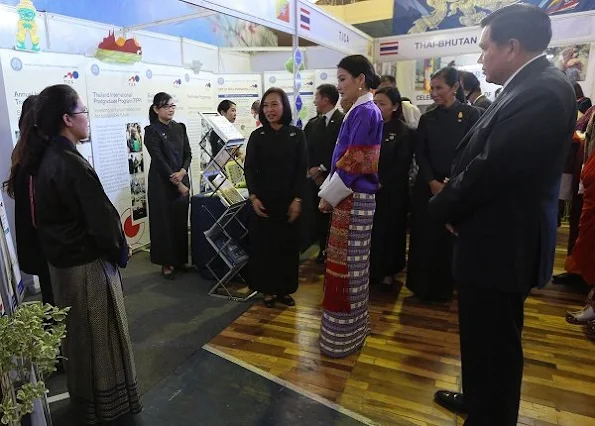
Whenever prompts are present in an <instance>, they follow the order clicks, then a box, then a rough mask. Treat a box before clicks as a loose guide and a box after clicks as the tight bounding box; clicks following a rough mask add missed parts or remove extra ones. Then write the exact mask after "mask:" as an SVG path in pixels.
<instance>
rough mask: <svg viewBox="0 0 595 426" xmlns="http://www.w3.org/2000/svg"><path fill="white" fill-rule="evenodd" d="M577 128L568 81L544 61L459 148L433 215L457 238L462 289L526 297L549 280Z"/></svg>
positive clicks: (524, 73)
mask: <svg viewBox="0 0 595 426" xmlns="http://www.w3.org/2000/svg"><path fill="white" fill-rule="evenodd" d="M575 123H576V99H575V95H574V91H573V89H572V86H571V85H570V83H569V82H568V79H567V78H566V77H565V76H564V75H563V74H562V73H561V72H560V71H559V70H557V69H556V68H555V67H553V66H551V65H550V64H549V62H548V61H547V59H545V58H539V59H537V60H535V61H534V62H532V63H530V64H529V65H527V66H526V67H525V68H524V69H522V70H521V72H520V73H519V74H518V75H517V76H516V77H515V78H514V79H513V80H512V81H511V82H510V84H509V85H508V86H506V88H505V89H504V90H503V91H502V93H501V94H500V96H499V97H498V98H497V99H496V101H495V105H492V107H491V108H490V109H489V110H488V111H487V112H486V113H485V114H484V115H483V116H482V118H481V119H480V120H479V121H478V122H477V123H476V124H475V126H474V127H473V128H472V129H471V130H470V131H469V133H468V134H467V136H466V137H465V138H464V139H463V140H462V142H461V144H460V145H459V147H458V149H457V154H456V156H455V161H454V163H453V169H452V174H451V176H452V179H451V180H450V182H448V184H447V185H446V186H445V187H444V189H443V190H442V191H441V192H440V193H438V194H437V195H436V196H435V197H433V198H432V200H431V201H430V213H431V214H432V215H433V216H434V217H436V218H438V219H439V220H440V221H442V222H444V223H451V224H453V225H454V227H455V228H456V230H457V231H458V233H459V237H458V238H457V239H456V243H455V251H454V261H453V262H454V263H453V274H454V277H455V279H456V281H457V283H458V285H459V286H475V287H488V288H495V289H499V290H502V291H515V292H524V293H526V292H528V291H529V289H530V288H531V287H534V286H539V287H541V286H544V285H545V284H546V283H547V282H548V281H549V280H550V278H551V274H552V270H553V262H554V250H555V246H556V228H557V215H558V211H557V208H558V207H557V206H558V195H559V188H560V179H561V175H562V169H563V166H564V161H565V158H566V152H567V150H568V147H569V146H570V138H571V137H572V133H573V131H574V127H575Z"/></svg>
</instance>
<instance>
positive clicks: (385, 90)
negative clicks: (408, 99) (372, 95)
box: [376, 86, 403, 120]
mask: <svg viewBox="0 0 595 426" xmlns="http://www.w3.org/2000/svg"><path fill="white" fill-rule="evenodd" d="M376 95H384V96H386V97H387V98H388V99H389V100H390V101H391V103H392V104H393V105H398V106H399V109H398V110H396V111H393V115H392V119H393V120H395V119H400V120H402V119H403V108H402V106H401V102H402V99H401V93H400V92H399V90H398V89H397V88H396V87H391V86H385V87H381V88H380V89H378V90H376Z"/></svg>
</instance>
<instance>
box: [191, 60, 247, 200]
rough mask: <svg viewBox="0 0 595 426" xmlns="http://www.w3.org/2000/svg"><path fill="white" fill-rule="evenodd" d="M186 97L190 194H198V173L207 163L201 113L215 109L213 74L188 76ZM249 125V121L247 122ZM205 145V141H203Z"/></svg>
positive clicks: (205, 129)
mask: <svg viewBox="0 0 595 426" xmlns="http://www.w3.org/2000/svg"><path fill="white" fill-rule="evenodd" d="M188 79H189V81H188V84H187V90H185V95H186V106H187V118H186V129H187V131H188V139H189V140H190V149H191V150H192V157H193V158H192V163H190V170H189V172H190V176H191V177H192V193H193V194H198V193H199V192H200V184H199V182H200V173H201V171H202V169H201V164H202V163H203V161H205V162H208V161H207V159H206V158H202V157H205V156H206V154H205V153H204V152H203V151H202V150H201V141H202V139H203V137H204V136H205V135H206V133H207V132H208V131H209V126H208V125H207V123H205V122H203V119H202V117H201V115H200V113H201V112H214V111H215V110H216V109H217V84H216V78H215V75H214V74H213V73H210V72H206V71H201V72H200V73H199V74H193V73H191V74H189V75H188ZM247 123H250V121H247ZM204 142H205V143H206V140H205V141H204Z"/></svg>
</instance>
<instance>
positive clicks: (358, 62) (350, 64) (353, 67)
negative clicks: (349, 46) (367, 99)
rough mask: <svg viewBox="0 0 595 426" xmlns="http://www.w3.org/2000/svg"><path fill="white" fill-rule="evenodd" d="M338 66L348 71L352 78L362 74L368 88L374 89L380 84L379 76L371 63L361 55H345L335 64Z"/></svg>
mask: <svg viewBox="0 0 595 426" xmlns="http://www.w3.org/2000/svg"><path fill="white" fill-rule="evenodd" d="M337 67H338V68H343V69H344V70H345V71H347V72H349V74H351V75H352V76H353V77H354V78H356V77H359V76H360V74H363V75H364V76H365V78H366V86H367V87H368V89H376V88H377V87H378V86H380V76H379V75H378V74H376V71H375V70H374V66H373V65H372V63H371V62H370V61H369V60H368V58H366V57H365V56H363V55H350V56H345V57H344V58H343V59H341V62H339V65H337Z"/></svg>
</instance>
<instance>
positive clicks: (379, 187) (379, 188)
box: [378, 182, 382, 191]
mask: <svg viewBox="0 0 595 426" xmlns="http://www.w3.org/2000/svg"><path fill="white" fill-rule="evenodd" d="M381 189H382V184H381V183H380V182H378V190H379V191H380V190H381Z"/></svg>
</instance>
